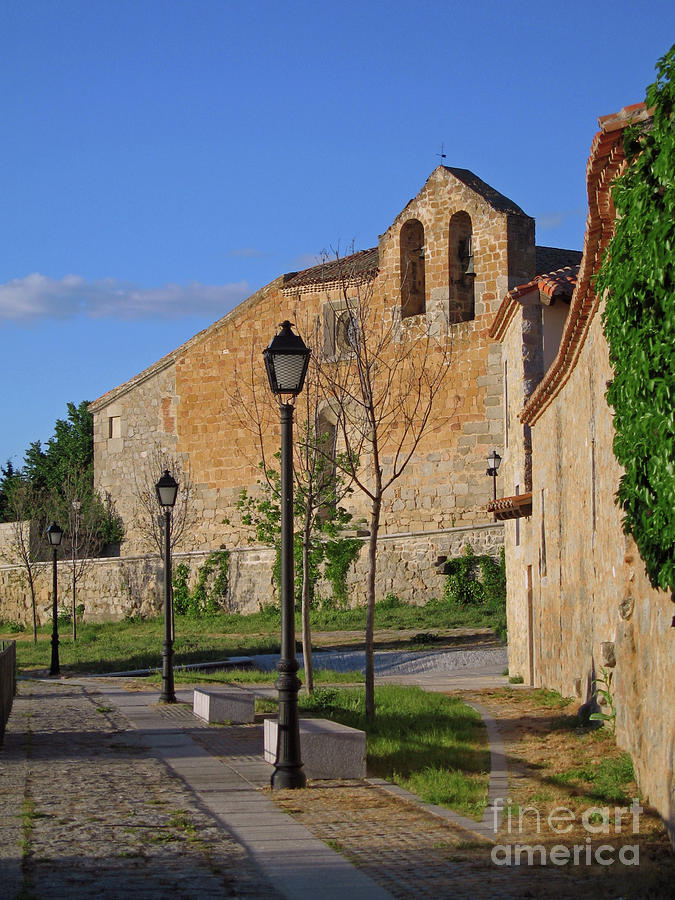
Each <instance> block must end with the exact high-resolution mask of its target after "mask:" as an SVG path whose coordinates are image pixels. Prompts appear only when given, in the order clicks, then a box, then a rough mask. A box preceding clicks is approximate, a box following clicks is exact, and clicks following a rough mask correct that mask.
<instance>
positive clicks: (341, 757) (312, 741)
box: [265, 719, 366, 778]
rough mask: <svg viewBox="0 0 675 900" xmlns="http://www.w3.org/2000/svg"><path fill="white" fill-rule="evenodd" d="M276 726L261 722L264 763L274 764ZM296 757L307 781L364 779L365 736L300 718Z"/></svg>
mask: <svg viewBox="0 0 675 900" xmlns="http://www.w3.org/2000/svg"><path fill="white" fill-rule="evenodd" d="M278 734H279V723H278V721H277V720H276V719H265V760H266V762H268V763H270V765H274V763H275V760H276V757H277V738H278ZM300 755H301V758H302V764H303V771H304V773H305V775H306V776H307V777H308V778H365V777H366V733H365V731H359V730H358V729H356V728H350V727H349V726H348V725H340V724H339V723H338V722H331V721H330V720H329V719H300Z"/></svg>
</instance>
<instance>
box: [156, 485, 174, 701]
mask: <svg viewBox="0 0 675 900" xmlns="http://www.w3.org/2000/svg"><path fill="white" fill-rule="evenodd" d="M155 490H156V491H157V499H158V501H159V505H160V506H161V507H162V509H163V510H164V642H163V644H162V693H161V694H160V695H159V702H160V703H175V702H176V692H175V690H174V686H173V638H172V636H171V635H172V631H171V625H172V618H173V617H172V614H171V510H172V509H173V507H174V504H175V502H176V497H177V495H178V482H177V481H176V479H175V478H174V477H173V476H172V475H171V472H169V470H168V469H165V470H164V474H163V475H162V477H161V478H160V479H159V481H158V482H157V484H156V485H155Z"/></svg>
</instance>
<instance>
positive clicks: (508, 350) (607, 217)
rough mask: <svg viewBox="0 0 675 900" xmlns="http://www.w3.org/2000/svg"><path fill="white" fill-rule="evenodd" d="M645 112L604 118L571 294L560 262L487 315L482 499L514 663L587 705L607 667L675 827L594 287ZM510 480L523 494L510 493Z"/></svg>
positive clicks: (650, 791) (667, 709)
mask: <svg viewBox="0 0 675 900" xmlns="http://www.w3.org/2000/svg"><path fill="white" fill-rule="evenodd" d="M647 117H648V113H647V111H646V110H645V109H644V106H643V105H641V104H640V105H638V106H636V107H630V108H627V109H625V110H622V111H621V112H620V113H617V114H616V115H613V116H606V117H603V118H602V119H600V126H601V130H600V132H599V133H598V134H597V135H596V138H595V140H594V142H593V145H592V148H591V153H590V158H589V162H588V168H587V181H588V197H589V216H588V223H587V230H586V236H585V241H584V250H583V258H582V262H581V265H580V269H579V272H578V276H577V278H576V286H575V288H574V292H573V294H572V296H571V298H569V286H568V287H566V286H565V284H564V280H565V273H564V272H561V273H558V276H559V277H558V278H557V279H549V283H548V286H547V285H546V284H544V285H538V284H537V283H536V282H534V283H531V284H529V285H526V286H525V287H524V288H519V289H518V290H516V291H511V292H510V293H509V294H507V296H506V297H505V299H504V301H503V303H502V306H501V308H500V310H499V311H498V313H497V316H496V318H495V323H494V325H493V328H492V335H493V336H494V337H495V338H496V339H498V340H499V341H500V342H501V345H502V354H503V359H504V362H507V363H508V366H509V369H508V371H509V401H508V406H507V420H508V421H509V423H510V426H511V427H510V431H509V444H508V448H507V450H506V452H505V460H504V470H505V472H504V488H505V491H506V493H508V494H509V496H506V497H503V498H501V499H499V500H498V501H497V502H496V503H493V504H491V505H490V507H489V508H490V509H491V510H493V511H494V512H495V513H496V515H497V516H498V517H499V518H500V519H502V520H503V521H504V525H505V545H506V558H507V561H508V562H507V596H508V601H507V615H508V632H509V669H510V671H511V673H512V674H520V675H522V676H523V678H524V680H525V682H526V683H529V684H533V685H542V686H546V687H548V688H554V689H556V690H558V691H560V693H562V694H563V695H564V696H576V697H579V698H580V699H581V700H584V701H588V700H589V699H591V698H592V697H593V696H594V680H595V679H596V678H598V677H599V676H600V675H601V674H602V671H603V669H604V670H610V671H612V672H613V673H614V674H613V683H612V693H613V697H614V704H615V707H616V735H617V741H618V743H619V745H620V746H623V747H625V748H626V749H627V750H628V751H629V752H630V753H631V755H632V757H633V761H634V764H635V768H636V773H637V778H638V783H639V785H640V789H641V791H642V792H643V794H644V795H646V796H648V798H649V801H650V802H651V804H652V805H653V806H654V807H655V808H656V809H657V810H658V811H659V813H660V814H661V815H662V816H663V818H664V820H665V821H666V823H667V824H668V826H669V828H670V831H671V836H675V783H674V780H673V769H674V767H675V707H674V706H673V703H672V684H673V682H674V681H675V628H673V623H674V622H675V620H674V619H673V612H675V610H674V608H673V602H672V597H671V596H670V594H668V593H666V592H663V591H657V590H654V589H653V588H652V587H651V586H650V584H649V581H648V578H647V576H646V573H645V569H644V565H643V563H642V561H641V559H640V556H639V554H638V551H637V548H636V546H635V544H634V542H633V540H632V539H631V538H629V537H627V536H626V535H624V533H623V529H622V524H621V518H622V516H621V511H620V509H619V508H618V507H617V506H616V504H615V502H614V496H615V493H616V490H617V488H618V485H619V479H620V477H621V474H622V470H621V468H620V466H619V465H618V463H617V462H616V459H615V457H614V454H613V452H612V442H613V437H614V431H613V424H612V410H611V409H610V408H609V407H608V405H607V402H606V400H605V392H606V389H607V383H608V381H609V380H610V379H611V378H612V376H613V371H612V368H611V366H610V363H609V357H608V350H607V344H606V341H605V338H604V334H603V329H602V322H601V312H602V298H600V297H598V296H596V295H595V293H594V291H593V276H594V274H595V273H596V272H597V270H598V266H599V264H600V261H601V259H602V255H603V253H604V251H605V249H606V247H607V244H608V242H609V240H610V238H611V235H612V230H613V221H614V211H613V206H612V202H611V185H612V181H613V179H614V178H615V177H616V175H617V174H619V173H620V172H621V170H622V168H623V166H624V165H625V159H624V154H623V145H622V137H623V130H624V128H625V127H626V125H627V124H629V123H631V122H640V121H643V120H644V119H646V118H647ZM571 274H572V273H570V275H571ZM556 280H557V282H558V284H557V287H556V283H555V282H556ZM539 289H541V290H542V291H544V292H545V291H546V290H547V289H548V290H549V292H550V296H554V294H555V290H556V289H557V290H559V291H560V292H562V294H563V298H562V299H563V300H564V296H565V294H567V295H568V299H569V311H568V312H567V305H566V304H565V303H563V304H561V310H562V311H565V312H567V314H566V316H565V321H564V327H563V328H562V334H561V335H560V340H559V347H558V350H557V353H555V355H554V357H553V359H552V360H551V359H550V358H549V359H548V360H547V359H546V358H545V357H546V353H545V340H542V332H541V329H539V330H538V323H539V322H540V321H541V316H540V313H541V312H543V313H546V308H545V307H544V306H542V305H541V292H540V290H539ZM544 302H546V301H545V300H544ZM553 308H555V305H554V307H553ZM544 318H545V316H544ZM561 318H562V316H561ZM533 322H534V324H532V323H533ZM555 327H556V328H559V322H558V323H556V324H555ZM553 333H555V332H553ZM512 364H513V365H512ZM517 484H520V485H521V486H524V488H525V493H526V494H527V497H526V498H524V497H523V496H522V495H521V496H516V494H517V493H518V492H517V491H515V490H514V487H515V485H517Z"/></svg>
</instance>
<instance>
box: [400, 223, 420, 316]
mask: <svg viewBox="0 0 675 900" xmlns="http://www.w3.org/2000/svg"><path fill="white" fill-rule="evenodd" d="M425 292H426V288H425V278H424V226H423V225H422V223H421V222H419V221H418V220H417V219H410V220H409V221H408V222H406V223H405V225H404V226H403V227H402V228H401V318H403V319H406V318H407V317H408V316H419V315H422V313H424V312H426V299H425V297H426V293H425Z"/></svg>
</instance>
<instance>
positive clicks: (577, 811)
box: [273, 687, 675, 900]
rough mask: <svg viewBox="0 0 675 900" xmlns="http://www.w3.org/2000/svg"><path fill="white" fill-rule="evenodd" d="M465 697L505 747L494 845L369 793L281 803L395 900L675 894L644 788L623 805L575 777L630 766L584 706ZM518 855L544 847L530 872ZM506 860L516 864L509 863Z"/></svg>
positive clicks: (503, 693)
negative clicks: (408, 899)
mask: <svg viewBox="0 0 675 900" xmlns="http://www.w3.org/2000/svg"><path fill="white" fill-rule="evenodd" d="M461 696H462V699H465V700H468V701H472V700H473V701H476V702H478V703H480V704H481V706H483V707H485V708H486V709H487V710H488V711H489V712H490V714H491V715H492V716H493V717H494V718H495V719H496V721H497V723H498V726H499V729H500V733H501V735H502V738H503V740H504V743H505V750H506V754H507V759H508V765H509V797H508V798H505V801H506V802H505V805H506V806H507V812H506V813H505V814H504V816H503V819H502V823H501V827H500V829H499V831H498V833H497V834H496V836H495V844H494V845H493V844H492V843H488V842H486V841H485V839H484V838H480V837H479V836H477V835H473V834H471V833H470V832H468V831H463V830H462V829H461V828H458V827H457V826H455V825H453V824H452V823H449V822H448V821H446V820H444V819H440V818H439V817H437V816H434V815H432V814H430V813H429V812H427V811H426V810H424V809H423V808H421V807H420V806H417V805H414V804H411V803H409V802H405V801H402V800H400V799H398V798H396V797H393V796H391V795H389V794H387V793H385V792H384V791H383V790H382V789H381V788H379V787H377V786H376V785H371V784H368V783H363V784H361V785H358V786H355V785H354V782H328V783H327V782H314V783H310V786H309V789H308V790H306V791H303V792H302V798H300V797H299V795H298V794H297V792H279V793H275V794H274V795H273V797H274V800H275V802H277V804H278V805H279V806H280V807H281V808H283V809H285V810H286V811H287V812H289V813H290V814H291V815H293V816H294V817H295V818H297V819H298V821H300V822H301V823H302V824H303V825H305V827H307V828H308V829H309V830H310V831H312V832H313V833H314V834H316V835H317V836H318V837H321V838H322V839H323V840H325V841H327V842H328V843H329V844H330V845H331V846H333V847H334V848H335V849H338V850H340V851H341V852H342V853H343V854H344V855H345V856H346V857H347V858H348V859H349V860H350V861H351V862H352V863H354V864H355V865H357V866H359V867H361V868H363V869H364V870H365V871H367V873H368V874H369V875H370V876H371V877H372V878H373V879H374V880H376V881H378V882H379V883H381V884H382V885H383V886H385V887H386V888H387V889H388V890H389V891H390V892H391V893H392V894H393V895H394V896H396V897H403V896H408V895H412V896H415V897H427V896H429V897H445V896H448V897H449V896H453V897H464V896H466V897H471V898H472V900H480V898H483V897H485V898H499V900H502V898H509V897H517V898H520V897H534V898H544V897H545V898H549V897H550V898H557V897H560V898H563V897H565V898H569V897H575V898H586V897H588V898H607V900H610V898H611V900H648V898H653V900H658V898H669V900H670V898H672V897H673V896H674V895H675V856H674V855H673V851H672V848H671V845H670V842H669V840H668V838H667V835H666V832H665V829H664V827H663V825H662V823H661V821H660V819H659V817H658V816H657V815H656V814H655V813H654V811H653V810H651V809H650V808H649V806H648V804H647V803H642V807H643V809H642V811H638V810H637V808H636V807H633V808H632V809H631V806H630V804H631V802H632V798H634V797H636V798H637V797H638V796H639V792H638V789H637V785H636V784H635V783H634V782H630V781H629V782H625V783H624V784H623V785H621V786H620V789H621V790H622V791H623V792H624V794H625V798H626V800H625V801H624V800H620V799H619V795H618V794H616V796H615V795H614V794H613V793H612V790H613V791H614V792H616V791H617V789H619V788H617V786H616V785H614V787H613V788H612V789H610V788H608V787H607V785H604V786H603V785H600V784H597V783H596V784H594V783H592V782H586V781H584V780H583V779H582V778H576V779H575V778H572V777H570V772H572V773H574V772H579V771H582V772H583V770H587V771H588V772H591V773H592V772H594V771H596V770H597V767H598V766H599V765H600V764H601V763H602V761H603V760H611V759H619V758H620V757H622V752H621V750H619V749H618V748H617V747H616V744H615V742H614V738H613V736H612V734H611V732H610V731H609V729H608V728H606V727H604V728H595V727H580V726H579V725H578V721H577V719H576V715H575V714H576V707H575V706H573V705H567V706H565V707H561V706H560V705H558V704H559V703H560V700H559V698H557V695H549V694H545V693H543V692H537V691H532V690H530V689H528V688H520V687H514V688H506V689H503V688H502V689H495V690H484V691H478V692H475V693H472V694H466V693H462V695H461ZM560 782H562V783H560ZM603 787H604V792H605V796H604V797H602V796H601V797H600V798H598V797H594V796H593V793H594V792H596V791H597V790H599V789H600V788H603ZM608 791H609V796H612V798H613V799H611V800H608V799H606V796H608V794H607V792H608ZM509 803H510V805H509ZM605 807H606V808H607V813H605V812H603V811H602V810H604V808H605ZM584 815H585V816H586V825H585V824H584V819H583V817H584ZM634 816H635V818H634ZM607 817H609V821H608V822H607V823H606V822H605V819H606V818H607ZM634 824H635V825H636V826H637V829H636V833H634V831H633V825H634ZM517 845H523V846H524V847H526V848H527V847H530V848H532V847H536V848H537V849H536V851H533V855H532V857H531V859H532V860H533V863H531V862H530V861H529V860H528V855H527V850H524V851H522V852H520V851H518V850H516V847H517ZM556 847H557V848H558V849H557V850H553V848H556ZM560 847H562V848H563V850H561V849H559V848H560ZM575 847H576V848H577V849H576V850H575V849H574V848H575ZM539 848H543V853H542V850H540V849H539ZM565 848H566V849H565ZM552 850H553V855H552V854H551V851H552ZM566 854H567V860H566ZM575 854H576V857H575ZM509 856H510V859H511V861H512V862H513V865H506V864H504V863H505V861H506V860H507V859H508V858H509ZM542 858H544V859H545V860H546V865H541V862H542ZM575 859H576V861H575ZM517 860H519V862H520V864H517ZM554 860H555V861H554Z"/></svg>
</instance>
